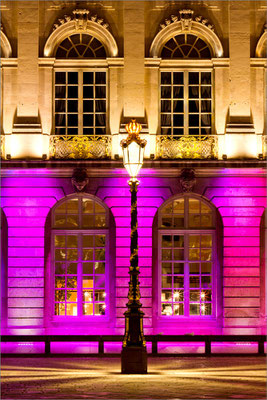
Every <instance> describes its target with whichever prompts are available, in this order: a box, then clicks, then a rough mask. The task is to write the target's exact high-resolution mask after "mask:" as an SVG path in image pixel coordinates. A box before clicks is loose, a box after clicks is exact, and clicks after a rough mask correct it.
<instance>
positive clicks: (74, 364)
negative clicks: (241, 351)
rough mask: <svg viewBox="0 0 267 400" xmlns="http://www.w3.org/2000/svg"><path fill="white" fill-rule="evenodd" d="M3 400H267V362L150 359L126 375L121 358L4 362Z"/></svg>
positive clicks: (259, 359) (261, 359)
mask: <svg viewBox="0 0 267 400" xmlns="http://www.w3.org/2000/svg"><path fill="white" fill-rule="evenodd" d="M1 369H2V371H1V374H2V399H30V400H31V399H34V400H39V399H56V400H58V399H68V400H76V399H89V400H90V399H131V400H133V399H147V400H152V399H172V400H174V399H175V400H179V399H255V400H256V399H266V359H265V357H256V356H248V357H211V358H208V357H198V358H196V357H165V358H160V357H159V358H149V360H148V374H147V375H121V374H120V358H118V357H117V358H92V357H90V358H89V357H88V358H85V357H83V358H78V357H73V358H59V357H58V358H3V359H2V368H1Z"/></svg>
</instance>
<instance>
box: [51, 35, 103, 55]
mask: <svg viewBox="0 0 267 400" xmlns="http://www.w3.org/2000/svg"><path fill="white" fill-rule="evenodd" d="M106 57H107V55H106V50H105V47H104V45H103V43H101V42H100V41H99V40H98V39H97V38H96V37H94V36H91V35H87V34H83V33H77V34H75V35H71V36H68V37H67V38H66V39H64V40H63V41H62V42H61V43H60V44H59V45H58V47H57V50H56V58H106Z"/></svg>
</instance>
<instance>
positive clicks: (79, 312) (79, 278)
mask: <svg viewBox="0 0 267 400" xmlns="http://www.w3.org/2000/svg"><path fill="white" fill-rule="evenodd" d="M81 260H82V233H78V270H77V275H78V276H77V286H78V288H77V291H78V292H77V297H78V307H77V311H78V312H77V314H78V316H82V315H83V310H82V300H83V299H82V262H81Z"/></svg>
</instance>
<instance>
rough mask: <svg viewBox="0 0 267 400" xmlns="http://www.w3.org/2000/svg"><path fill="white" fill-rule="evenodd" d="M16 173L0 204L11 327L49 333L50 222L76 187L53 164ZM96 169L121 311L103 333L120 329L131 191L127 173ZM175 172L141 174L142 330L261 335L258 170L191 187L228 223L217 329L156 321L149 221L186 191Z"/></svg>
mask: <svg viewBox="0 0 267 400" xmlns="http://www.w3.org/2000/svg"><path fill="white" fill-rule="evenodd" d="M11 172H12V171H11ZM11 172H9V174H7V176H5V177H4V178H3V179H2V208H3V211H4V213H5V215H6V217H7V222H8V232H9V235H8V281H7V286H8V328H7V330H6V332H11V333H12V332H13V333H19V332H21V333H22V330H23V332H24V333H29V332H32V333H45V332H46V331H47V330H46V329H47V328H48V327H47V326H46V325H45V323H44V313H45V296H47V293H46V282H45V276H46V274H45V260H44V256H45V222H46V218H47V215H48V213H49V211H50V210H51V208H52V207H53V205H54V204H56V202H57V201H58V200H60V199H61V198H63V197H64V196H66V195H68V194H71V193H73V192H74V190H73V187H72V185H71V179H70V177H68V178H67V177H55V176H54V175H55V174H53V175H52V173H51V174H50V172H49V171H48V170H40V171H38V173H36V171H33V170H29V169H28V170H27V176H26V175H25V176H24V175H23V174H19V173H16V172H15V171H14V172H12V173H11ZM91 174H92V175H93V176H94V177H93V178H90V181H89V186H88V192H89V193H90V194H93V195H95V196H97V197H98V198H100V199H101V200H102V201H104V202H105V203H106V204H107V205H108V207H109V208H110V210H111V212H112V213H113V215H114V219H115V224H116V249H114V251H116V254H115V255H116V270H115V276H116V279H115V282H114V285H115V291H116V299H115V300H116V301H115V304H116V315H115V316H114V329H110V330H109V331H108V332H105V333H111V334H112V333H122V332H123V328H124V317H123V313H124V311H125V304H126V302H127V293H128V281H129V277H128V268H129V255H130V250H129V247H130V192H129V187H128V185H127V177H126V175H124V174H122V173H121V172H120V171H119V172H118V173H116V172H114V171H113V173H112V175H111V176H109V177H107V178H100V177H98V176H97V172H96V173H95V174H94V171H93V170H92V171H91ZM165 176H166V175H165ZM178 176H179V173H178V172H177V176H175V177H173V176H169V177H162V176H160V173H159V171H154V170H150V171H146V170H144V171H143V172H142V175H141V177H140V181H141V183H140V186H139V190H138V233H139V265H140V272H141V273H140V282H141V288H140V289H141V295H142V299H141V302H142V304H143V310H144V312H145V318H144V326H145V333H147V334H149V333H159V332H163V333H168V332H170V333H175V332H177V333H180V334H182V333H187V332H189V331H190V332H192V331H193V332H194V333H195V334H197V333H202V332H205V333H225V334H238V333H242V334H246V333H247V334H261V333H264V328H265V325H266V321H265V319H264V316H263V315H262V310H261V308H260V297H261V296H263V295H264V293H263V289H262V288H261V285H260V276H261V275H260V221H261V216H262V214H263V211H264V208H265V207H266V180H265V177H264V175H263V174H262V173H261V171H259V173H257V171H256V172H255V173H254V175H251V174H250V173H247V171H246V170H242V169H238V170H218V171H217V172H216V173H213V175H212V176H211V175H210V176H208V174H206V175H205V176H202V175H201V174H200V175H199V177H198V178H197V183H196V186H195V188H194V192H195V193H197V194H199V195H202V196H204V197H205V198H207V199H209V200H210V201H211V202H212V203H213V204H214V205H215V206H216V207H217V209H218V211H219V213H220V214H221V216H222V221H223V225H224V237H221V238H219V240H220V243H221V245H222V246H223V256H224V257H223V263H222V265H221V268H220V271H219V276H220V284H221V286H222V293H223V299H222V302H221V303H222V309H221V310H220V312H221V314H222V317H223V318H222V322H220V325H219V326H218V325H217V326H216V327H215V325H214V326H211V325H210V326H209V325H208V324H206V325H205V329H204V328H203V327H201V324H200V325H199V324H197V323H193V322H192V321H188V322H187V323H185V324H181V323H180V322H179V321H178V320H177V322H175V323H174V324H173V325H172V328H171V329H170V328H169V327H168V325H167V324H165V325H164V323H162V326H157V327H156V322H155V321H156V315H155V312H154V311H153V310H154V308H153V301H154V298H153V296H152V288H153V277H154V274H155V270H153V268H155V265H154V266H153V263H152V225H153V220H154V217H155V215H156V213H157V210H158V208H159V206H160V205H161V204H162V203H163V202H164V201H166V200H168V198H170V197H171V196H173V195H175V194H179V193H181V187H180V184H179V178H178ZM200 328H203V329H204V331H203V330H201V331H200ZM213 328H214V329H215V328H216V329H215V330H213ZM53 329H54V330H53ZM73 329H74V331H75V326H74V327H73ZM53 332H55V333H60V332H59V328H51V327H49V333H53ZM73 333H75V332H73ZM100 333H103V331H101V332H100Z"/></svg>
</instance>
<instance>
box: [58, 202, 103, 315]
mask: <svg viewBox="0 0 267 400" xmlns="http://www.w3.org/2000/svg"><path fill="white" fill-rule="evenodd" d="M51 224H52V229H51V231H52V236H51V262H52V273H51V286H52V292H53V295H52V302H53V307H52V308H53V315H54V318H55V317H56V318H62V317H64V316H65V317H70V316H73V317H85V318H86V317H88V316H98V317H99V316H103V315H106V314H107V315H108V314H109V306H110V299H109V286H110V285H109V213H108V209H107V208H106V206H105V205H104V204H102V203H101V202H100V200H98V199H96V198H94V197H93V196H89V195H84V194H76V195H71V196H68V197H67V198H64V199H63V200H61V201H60V202H59V203H57V205H56V207H55V208H54V209H53V211H52V222H51Z"/></svg>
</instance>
